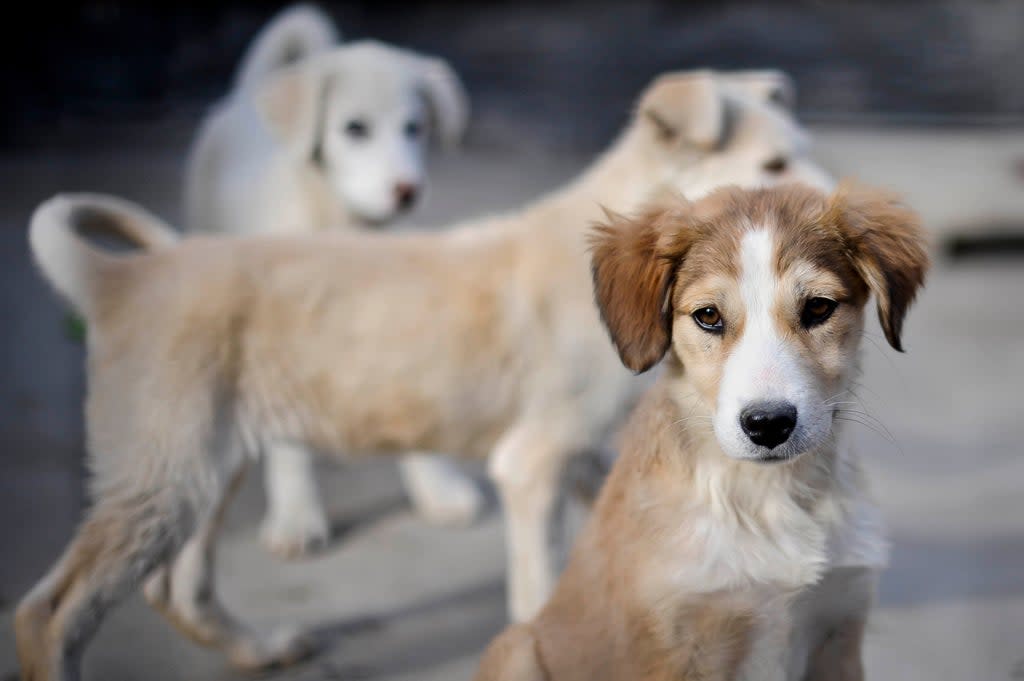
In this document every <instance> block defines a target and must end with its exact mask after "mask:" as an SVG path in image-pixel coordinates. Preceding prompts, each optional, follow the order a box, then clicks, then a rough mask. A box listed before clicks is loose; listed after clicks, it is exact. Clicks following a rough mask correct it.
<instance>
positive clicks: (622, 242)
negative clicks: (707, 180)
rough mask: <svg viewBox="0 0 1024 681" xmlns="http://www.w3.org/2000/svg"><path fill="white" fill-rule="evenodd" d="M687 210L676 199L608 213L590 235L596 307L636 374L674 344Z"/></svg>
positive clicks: (685, 204) (627, 363)
mask: <svg viewBox="0 0 1024 681" xmlns="http://www.w3.org/2000/svg"><path fill="white" fill-rule="evenodd" d="M689 208H690V204H689V203H687V202H685V201H684V200H682V199H677V202H676V204H675V205H674V206H672V207H670V208H666V207H652V208H650V209H648V210H646V211H644V212H643V213H641V214H640V215H638V216H636V217H632V218H629V217H625V216H623V215H618V214H614V213H610V212H606V215H607V221H606V222H605V223H603V224H598V225H595V228H594V232H593V234H592V236H591V252H592V255H591V272H592V274H593V277H594V296H595V298H596V301H597V307H598V309H599V310H600V311H601V319H602V320H603V321H604V324H605V326H606V327H607V328H608V333H609V335H610V336H611V339H612V343H614V345H615V349H616V350H618V352H619V357H620V358H621V359H622V363H623V364H625V365H626V366H627V367H628V368H629V369H631V370H633V371H634V372H636V373H642V372H644V371H647V370H648V369H650V368H651V367H652V366H654V365H655V364H657V363H658V362H659V361H660V360H661V358H662V357H663V356H664V355H665V353H666V352H667V351H668V348H669V345H670V343H671V341H672V310H671V307H670V305H669V292H670V291H671V288H672V282H673V281H674V280H675V274H676V269H677V268H678V267H679V263H680V261H681V259H682V257H683V255H684V254H685V250H686V249H687V248H688V247H689V243H690V242H691V241H692V239H688V238H685V234H686V233H687V232H688V230H687V229H686V222H687V218H688V216H689Z"/></svg>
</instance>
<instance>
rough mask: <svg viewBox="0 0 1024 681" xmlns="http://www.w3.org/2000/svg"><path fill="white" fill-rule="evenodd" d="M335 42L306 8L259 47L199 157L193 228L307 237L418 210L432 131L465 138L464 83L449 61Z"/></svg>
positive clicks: (192, 181) (193, 169)
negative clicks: (313, 232) (415, 206)
mask: <svg viewBox="0 0 1024 681" xmlns="http://www.w3.org/2000/svg"><path fill="white" fill-rule="evenodd" d="M333 34H334V31H333V28H332V27H331V26H330V24H329V22H328V20H327V19H326V18H325V17H323V16H322V15H320V14H319V13H318V12H314V11H313V10H311V9H309V8H304V7H300V8H296V9H292V10H289V11H286V12H285V13H284V14H282V15H281V16H280V17H279V18H278V19H276V20H275V21H273V22H271V24H270V25H269V26H268V27H267V28H266V29H265V30H264V31H263V33H261V34H260V36H259V37H258V38H257V40H256V42H255V44H254V45H253V47H252V48H251V49H250V51H249V53H248V54H247V55H246V57H245V59H244V60H243V63H242V66H241V68H240V74H239V76H238V78H237V82H236V86H235V89H234V90H233V91H232V92H231V93H230V94H229V95H228V97H227V98H226V100H225V101H224V102H222V103H221V104H220V105H219V106H218V107H216V108H215V109H214V111H213V112H212V113H211V114H210V116H209V117H208V118H207V119H206V121H204V123H203V125H202V126H201V128H200V131H199V135H198V137H197V139H196V142H195V145H194V147H193V149H192V152H191V154H190V158H189V162H188V168H187V171H186V180H185V204H186V220H187V227H188V228H189V229H192V230H201V231H214V232H226V233H244V234H252V233H262V232H288V231H293V232H308V231H311V230H313V229H318V228H323V227H336V226H342V225H370V224H381V223H384V222H387V221H388V220H391V219H393V218H394V217H395V216H396V215H398V214H399V213H401V212H403V211H405V210H408V209H409V208H411V207H412V206H413V204H414V203H415V201H416V198H417V196H418V195H419V193H420V192H421V190H422V186H423V181H424V157H425V153H426V147H427V133H428V131H430V130H434V131H435V132H436V136H437V137H438V138H439V140H440V141H441V142H442V143H444V144H452V143H455V142H457V141H458V139H459V138H460V136H461V135H462V132H463V129H464V128H465V123H466V117H467V104H466V98H465V94H464V92H463V89H462V86H461V84H460V82H459V79H458V77H457V76H456V75H455V73H454V72H453V71H452V69H451V68H450V67H449V66H448V64H446V63H445V62H444V61H442V60H440V59H434V58H430V57H425V56H422V55H419V54H416V53H413V52H410V51H407V50H402V49H399V48H395V47H391V46H388V45H384V44H381V43H377V42H372V41H360V42H356V43H350V44H347V45H332V44H331V42H330V41H331V40H332V36H333Z"/></svg>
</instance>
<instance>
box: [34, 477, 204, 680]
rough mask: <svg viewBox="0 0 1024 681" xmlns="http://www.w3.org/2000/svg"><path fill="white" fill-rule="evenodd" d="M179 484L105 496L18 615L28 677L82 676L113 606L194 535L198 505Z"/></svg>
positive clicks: (61, 678)
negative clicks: (90, 646)
mask: <svg viewBox="0 0 1024 681" xmlns="http://www.w3.org/2000/svg"><path fill="white" fill-rule="evenodd" d="M174 494H175V491H174V490H171V489H166V488H164V489H161V488H157V487H154V488H151V489H150V490H147V491H139V492H134V493H133V494H131V495H121V496H115V497H109V498H101V499H99V500H98V501H97V503H96V505H95V506H94V507H93V509H92V510H91V511H89V513H88V514H87V516H86V518H85V520H84V521H83V523H82V524H81V526H80V527H79V529H78V531H77V533H76V534H75V536H74V538H73V539H72V541H71V544H70V545H69V546H68V548H67V549H66V551H65V552H64V555H63V556H62V557H61V559H60V560H59V561H58V563H57V564H56V566H55V567H54V568H53V569H52V570H51V571H50V573H49V574H48V575H47V576H46V577H44V578H43V579H42V580H41V581H40V582H39V583H38V584H36V586H35V587H34V588H33V589H32V591H30V592H29V594H28V595H27V596H25V598H23V599H22V601H21V603H20V604H19V605H18V609H17V612H16V614H15V636H16V638H17V649H18V660H19V662H20V664H21V668H22V676H21V678H22V679H23V680H24V681H53V680H58V679H59V680H61V681H65V680H71V679H78V678H79V662H80V657H81V653H82V651H83V649H84V648H85V646H86V644H87V643H88V642H89V639H90V638H91V636H92V634H93V632H94V631H95V630H96V628H97V627H98V625H99V623H100V620H101V618H102V617H103V615H104V613H105V612H106V610H107V609H108V608H110V607H111V606H112V605H114V604H116V602H117V601H119V600H120V599H121V598H122V597H123V596H124V595H126V594H127V593H128V592H130V591H131V590H132V589H134V588H135V587H136V586H137V585H138V584H139V583H141V581H142V579H143V578H144V577H145V576H146V575H147V574H148V573H149V572H150V571H151V570H152V569H153V568H154V567H155V566H156V565H157V564H158V563H160V562H161V561H163V560H166V559H167V558H168V557H169V556H171V555H173V554H174V552H175V551H176V549H177V548H178V547H179V546H180V545H181V543H182V542H183V541H184V537H185V536H187V534H188V530H189V525H190V523H191V522H192V519H193V517H194V515H193V513H192V510H191V509H190V508H189V507H188V505H187V504H186V503H185V502H184V501H183V500H182V499H180V498H175V497H174Z"/></svg>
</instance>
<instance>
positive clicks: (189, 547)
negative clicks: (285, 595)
mask: <svg viewBox="0 0 1024 681" xmlns="http://www.w3.org/2000/svg"><path fill="white" fill-rule="evenodd" d="M246 468H247V467H246V465H245V463H244V462H243V463H239V464H238V466H237V468H236V470H235V471H234V473H233V474H232V475H231V476H230V479H229V481H228V483H227V484H226V485H225V486H224V487H223V491H222V494H221V497H220V499H219V500H218V501H217V503H216V505H215V507H214V508H213V509H212V511H211V512H210V513H208V514H207V515H206V516H205V517H204V518H202V519H200V522H199V524H198V526H197V528H196V531H195V533H194V534H193V535H192V537H190V538H189V540H188V542H187V543H186V544H185V546H184V547H183V548H182V550H181V552H180V553H179V554H178V555H177V556H176V557H175V558H174V560H173V561H171V562H168V563H166V564H164V565H162V566H160V568H159V569H158V570H157V571H156V572H155V573H154V574H153V575H152V576H150V578H149V579H148V580H147V581H146V585H145V595H146V599H147V600H148V601H149V602H150V604H151V605H152V606H153V607H154V608H156V609H157V610H159V611H160V612H161V613H162V614H163V615H164V616H166V617H167V619H168V620H170V621H171V623H172V624H174V626H175V627H177V629H178V630H179V631H181V632H182V633H184V634H185V635H186V636H188V637H189V638H191V639H192V640H193V641H195V642H197V643H199V644H201V645H205V646H209V647H213V648H217V649H219V650H221V651H223V652H224V653H225V654H226V655H227V656H228V659H229V660H230V661H231V663H232V664H233V665H235V666H236V667H239V668H242V669H248V670H257V669H266V668H268V667H276V666H283V665H286V664H290V663H293V662H296V661H298V660H300V659H302V658H304V657H306V656H307V655H308V654H310V653H311V652H312V650H313V646H312V644H311V642H310V641H309V640H308V639H307V638H306V637H304V636H303V635H302V634H301V633H300V632H299V631H297V630H294V629H291V628H282V629H279V630H276V631H273V632H270V633H267V634H261V633H258V632H256V631H254V630H253V629H251V628H249V627H248V626H246V625H245V624H244V623H242V622H240V621H238V620H237V619H236V618H235V617H234V616H233V615H232V614H231V613H230V612H228V611H227V609H225V607H224V606H223V604H222V603H221V602H220V600H219V599H218V597H217V593H216V588H215V581H214V567H215V564H214V563H215V561H214V559H215V551H216V539H217V534H218V532H219V530H220V527H221V524H222V523H223V520H224V515H225V513H226V511H227V508H228V505H229V503H230V501H231V499H232V498H233V497H234V495H235V492H236V491H237V489H238V487H239V486H240V485H241V482H242V480H243V479H244V477H245V472H246Z"/></svg>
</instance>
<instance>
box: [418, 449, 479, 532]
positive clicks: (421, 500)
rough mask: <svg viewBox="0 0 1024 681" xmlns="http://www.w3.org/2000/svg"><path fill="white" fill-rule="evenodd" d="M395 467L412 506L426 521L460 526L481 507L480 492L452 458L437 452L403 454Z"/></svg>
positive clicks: (477, 512) (477, 513) (472, 519)
mask: <svg viewBox="0 0 1024 681" xmlns="http://www.w3.org/2000/svg"><path fill="white" fill-rule="evenodd" d="M398 466H399V471H400V472H401V474H402V483H403V484H404V485H405V491H406V493H407V494H408V495H409V499H410V500H411V501H412V505H413V507H414V508H415V509H416V512H417V513H418V514H419V515H420V516H421V517H422V518H424V519H426V521H427V522H429V523H432V524H434V525H441V526H449V527H462V526H465V525H469V524H470V523H471V522H473V521H474V520H476V518H477V516H479V515H480V512H481V511H482V510H483V507H484V505H485V503H486V500H485V498H484V494H483V492H482V491H481V490H480V488H479V487H478V486H477V484H476V481H475V480H473V478H471V477H470V476H468V475H466V474H465V473H464V472H462V471H461V470H460V469H459V468H458V466H457V465H456V464H455V462H454V461H450V460H448V459H446V458H445V457H443V456H441V455H439V454H406V455H405V456H403V457H402V459H401V460H400V461H399V463H398Z"/></svg>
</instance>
